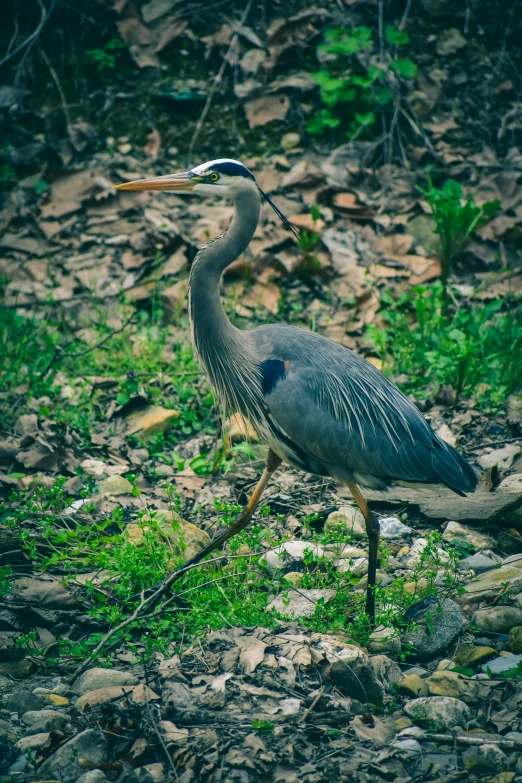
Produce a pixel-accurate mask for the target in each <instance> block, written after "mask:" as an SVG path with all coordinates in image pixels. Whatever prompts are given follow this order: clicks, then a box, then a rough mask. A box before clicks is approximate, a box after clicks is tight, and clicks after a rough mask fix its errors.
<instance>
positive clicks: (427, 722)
mask: <svg viewBox="0 0 522 783" xmlns="http://www.w3.org/2000/svg"><path fill="white" fill-rule="evenodd" d="M404 712H405V713H406V715H409V717H410V718H411V719H412V720H413V721H415V723H418V724H419V725H420V726H423V727H426V728H429V729H431V730H433V729H434V728H435V730H440V729H451V728H453V726H464V724H465V723H467V722H468V721H469V720H471V712H470V709H469V707H468V706H467V705H466V704H464V702H462V701H459V699H453V698H451V697H449V696H428V697H421V698H420V699H413V701H410V702H408V704H406V705H405V706H404Z"/></svg>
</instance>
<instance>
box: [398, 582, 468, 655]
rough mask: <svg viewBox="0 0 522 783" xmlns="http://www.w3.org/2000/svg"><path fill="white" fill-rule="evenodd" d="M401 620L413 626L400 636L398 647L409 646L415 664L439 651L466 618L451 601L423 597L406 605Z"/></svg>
mask: <svg viewBox="0 0 522 783" xmlns="http://www.w3.org/2000/svg"><path fill="white" fill-rule="evenodd" d="M403 619H404V621H405V622H406V623H410V622H413V623H415V627H414V628H412V629H411V630H410V631H407V632H406V633H405V634H404V635H403V637H402V644H403V647H406V646H412V647H413V649H414V652H413V654H412V657H413V658H414V659H415V660H418V661H429V660H431V659H432V658H434V657H435V656H436V655H438V654H439V653H440V652H442V651H443V650H444V649H445V648H446V647H448V646H449V645H450V644H451V643H452V642H453V641H454V640H455V638H456V637H457V636H458V634H459V633H460V631H461V630H462V628H463V627H464V625H465V624H466V617H465V616H464V614H463V613H462V611H461V610H460V608H459V607H458V606H457V604H456V603H455V602H454V601H452V600H451V599H450V598H446V599H442V600H439V599H438V598H437V597H436V596H427V597H426V598H423V599H422V600H421V601H418V602H417V603H416V604H413V605H412V606H410V607H409V609H407V610H406V612H405V613H404V618H403Z"/></svg>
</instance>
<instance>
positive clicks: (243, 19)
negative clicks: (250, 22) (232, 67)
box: [187, 0, 253, 166]
mask: <svg viewBox="0 0 522 783" xmlns="http://www.w3.org/2000/svg"><path fill="white" fill-rule="evenodd" d="M252 2H253V0H248V3H247V6H246V8H245V10H244V11H243V15H242V17H241V20H240V22H239V26H240V27H241V25H243V24H244V23H245V22H246V20H247V17H248V14H249V13H250V8H251V6H252ZM238 37H239V29H238V30H236V32H235V33H234V35H233V36H232V40H231V41H230V46H229V47H228V49H227V53H226V54H225V56H224V58H223V62H222V63H221V67H220V69H219V71H218V72H217V74H216V76H215V78H214V81H213V82H212V87H211V88H210V92H209V94H208V96H207V101H206V103H205V105H204V107H203V111H202V112H201V116H200V118H199V120H198V122H197V125H196V128H195V130H194V134H193V136H192V139H191V141H190V144H189V148H188V152H187V163H188V165H189V166H190V165H192V152H193V150H194V147H195V145H196V141H197V140H198V136H199V134H200V133H201V128H202V127H203V123H204V122H205V119H206V116H207V114H208V112H209V109H210V106H211V105H212V100H213V98H214V93H215V92H216V89H217V87H218V86H219V84H220V83H221V79H222V78H223V74H224V73H225V68H226V67H227V62H228V60H229V57H230V55H231V54H232V52H233V50H234V49H235V47H236V44H237V40H238Z"/></svg>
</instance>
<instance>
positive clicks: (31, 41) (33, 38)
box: [0, 0, 56, 67]
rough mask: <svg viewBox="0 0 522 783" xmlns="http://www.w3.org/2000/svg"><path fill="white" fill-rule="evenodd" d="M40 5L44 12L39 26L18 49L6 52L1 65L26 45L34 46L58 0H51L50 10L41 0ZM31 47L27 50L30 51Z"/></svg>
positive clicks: (0, 61)
mask: <svg viewBox="0 0 522 783" xmlns="http://www.w3.org/2000/svg"><path fill="white" fill-rule="evenodd" d="M38 5H39V6H40V10H41V13H42V15H41V17H40V21H39V22H38V26H37V27H36V29H35V30H34V32H32V33H31V35H30V36H29V37H28V38H26V39H25V41H24V42H23V43H21V44H20V46H17V47H16V49H14V50H13V51H12V52H11V53H10V54H6V56H5V57H4V58H3V59H2V60H0V67H1V66H2V65H5V63H6V62H8V61H9V60H12V58H13V57H14V56H15V55H16V54H18V52H21V51H22V49H24V48H25V47H26V46H29V49H30V48H31V47H32V46H33V44H34V42H35V41H36V39H37V38H38V36H39V35H40V33H41V32H42V29H43V27H44V25H45V24H46V23H47V22H48V21H49V17H50V16H51V14H52V12H53V9H54V6H55V5H56V0H51V5H50V6H49V10H47V9H46V8H45V6H44V5H43V4H42V3H41V2H38ZM29 49H28V50H27V51H29ZM26 54H27V52H26Z"/></svg>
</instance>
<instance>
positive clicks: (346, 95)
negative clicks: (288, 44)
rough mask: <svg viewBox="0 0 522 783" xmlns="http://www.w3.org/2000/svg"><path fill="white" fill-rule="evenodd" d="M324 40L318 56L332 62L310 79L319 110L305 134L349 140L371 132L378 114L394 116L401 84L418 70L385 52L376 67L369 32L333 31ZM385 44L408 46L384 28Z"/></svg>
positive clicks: (364, 29)
mask: <svg viewBox="0 0 522 783" xmlns="http://www.w3.org/2000/svg"><path fill="white" fill-rule="evenodd" d="M324 37H325V39H326V41H325V43H322V44H321V45H320V46H319V47H318V51H319V52H321V53H324V54H325V55H327V56H330V57H331V58H332V59H331V60H330V61H327V64H326V65H325V68H323V69H322V70H320V71H317V72H316V73H313V74H312V76H313V77H314V79H315V80H316V82H317V83H318V85H319V87H320V90H321V93H320V94H321V101H322V103H323V108H321V109H320V111H319V112H317V113H315V114H314V116H313V117H310V119H309V120H308V122H307V124H306V129H307V131H308V132H309V133H312V134H315V135H321V134H323V133H325V132H326V131H327V130H329V129H335V128H341V129H342V130H344V129H345V128H346V129H347V136H348V138H351V137H352V136H353V135H354V134H355V133H357V132H361V131H362V130H366V131H369V130H370V129H372V126H374V125H375V124H376V123H377V120H378V117H379V115H380V113H381V112H384V114H389V113H390V112H391V111H392V110H393V104H394V100H393V99H394V95H399V94H400V91H401V82H402V80H403V79H413V78H414V77H415V75H416V73H417V66H416V65H415V63H414V62H413V61H412V60H409V59H403V58H396V57H394V56H392V52H391V49H390V48H387V49H386V51H385V52H384V57H383V58H382V60H380V61H379V62H377V61H376V56H375V54H374V51H373V50H374V41H373V33H372V31H371V30H370V28H369V27H364V26H362V27H355V28H353V29H349V28H347V27H335V28H332V29H330V30H327V32H326V33H325V36H324ZM385 39H386V43H387V44H388V45H389V47H397V46H403V45H404V44H407V43H409V40H410V38H409V35H408V33H407V32H406V31H404V30H396V29H395V28H394V27H392V26H391V25H387V26H386V30H385Z"/></svg>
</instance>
